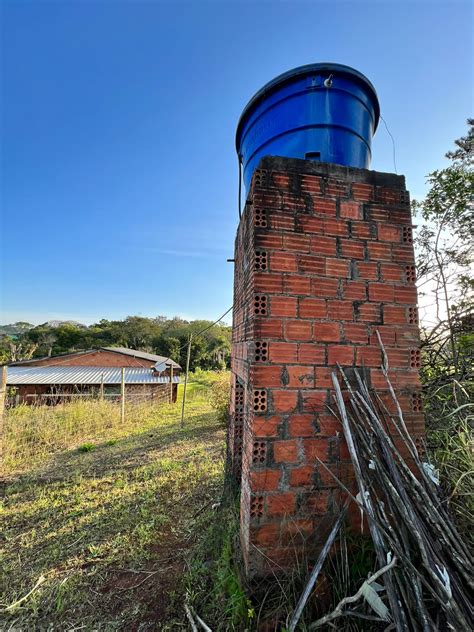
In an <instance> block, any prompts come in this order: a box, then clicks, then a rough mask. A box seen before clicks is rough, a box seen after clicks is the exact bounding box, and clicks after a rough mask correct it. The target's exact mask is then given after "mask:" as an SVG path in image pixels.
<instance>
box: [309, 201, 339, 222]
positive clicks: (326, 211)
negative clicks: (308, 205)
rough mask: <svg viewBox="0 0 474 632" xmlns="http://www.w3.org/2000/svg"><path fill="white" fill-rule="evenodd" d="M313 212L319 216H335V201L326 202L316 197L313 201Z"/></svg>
mask: <svg viewBox="0 0 474 632" xmlns="http://www.w3.org/2000/svg"><path fill="white" fill-rule="evenodd" d="M313 211H314V213H317V214H319V215H332V216H334V217H335V216H336V200H327V199H324V198H321V197H318V198H316V199H315V200H314V203H313Z"/></svg>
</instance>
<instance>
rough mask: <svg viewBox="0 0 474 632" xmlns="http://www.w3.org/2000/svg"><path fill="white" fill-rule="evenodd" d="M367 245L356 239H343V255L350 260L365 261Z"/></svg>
mask: <svg viewBox="0 0 474 632" xmlns="http://www.w3.org/2000/svg"><path fill="white" fill-rule="evenodd" d="M364 251H365V245H364V243H363V242H362V241H356V240H355V239H341V255H342V256H343V257H346V258H349V259H363V258H364Z"/></svg>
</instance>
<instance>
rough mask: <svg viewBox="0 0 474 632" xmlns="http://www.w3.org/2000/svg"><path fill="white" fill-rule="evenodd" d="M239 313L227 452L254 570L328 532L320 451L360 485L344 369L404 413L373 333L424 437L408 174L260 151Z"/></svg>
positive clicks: (238, 281) (330, 502) (313, 546)
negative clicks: (336, 390) (345, 423)
mask: <svg viewBox="0 0 474 632" xmlns="http://www.w3.org/2000/svg"><path fill="white" fill-rule="evenodd" d="M233 318H234V322H233V346H232V372H233V390H232V403H231V420H230V424H229V433H228V436H229V453H230V455H231V460H232V465H233V468H234V472H235V473H236V476H237V478H238V479H239V480H241V486H242V490H241V543H242V550H243V555H244V561H245V565H246V570H247V573H248V575H250V576H251V575H258V574H265V573H267V572H270V571H272V572H273V571H277V570H279V569H280V570H281V569H283V568H287V567H289V566H292V565H293V564H294V563H295V558H297V557H298V556H300V555H303V554H308V553H309V554H311V551H313V552H316V551H317V549H318V547H319V545H320V542H322V541H324V539H325V536H326V532H327V528H328V527H330V525H331V520H329V519H328V517H330V515H331V514H332V513H334V512H337V506H338V501H339V498H338V496H339V491H338V489H339V488H338V487H337V484H336V483H335V482H334V480H333V479H332V478H331V476H330V475H329V474H328V473H327V471H326V470H325V469H324V467H322V466H321V465H320V463H319V460H321V461H322V462H323V463H325V464H326V466H327V467H329V468H330V469H331V470H332V471H333V472H334V473H335V474H336V475H337V476H338V477H339V478H342V479H343V480H344V481H345V482H346V483H348V484H349V485H350V484H351V480H352V472H351V465H350V458H349V454H348V451H347V447H346V446H345V443H344V440H343V439H342V438H341V435H342V428H341V426H340V424H339V422H338V420H337V419H335V418H334V417H333V416H332V415H331V414H330V413H329V411H328V408H327V406H328V405H329V404H331V373H332V371H334V370H335V369H336V367H337V365H338V364H339V365H341V366H342V367H343V368H344V370H345V371H346V372H347V374H348V375H350V370H351V368H353V367H358V368H359V369H361V370H363V373H364V375H365V376H366V378H367V380H368V381H369V383H370V384H371V386H372V387H373V388H375V389H377V391H378V393H379V394H380V397H381V398H382V400H383V401H384V402H385V404H386V405H387V406H388V408H389V409H390V410H391V412H393V413H395V410H394V409H393V404H392V401H391V399H390V396H389V394H388V391H387V385H386V383H385V380H384V378H383V375H382V373H381V370H380V368H379V367H380V365H381V350H380V348H379V346H378V344H377V338H376V332H377V331H378V332H379V333H380V335H381V337H382V340H383V343H384V345H385V348H386V351H387V355H388V359H389V363H390V376H391V379H392V383H393V384H394V387H395V389H396V392H397V396H398V398H399V401H400V403H401V405H402V408H403V412H404V415H405V421H406V422H407V426H408V428H409V430H410V432H411V433H412V435H413V436H414V437H415V439H418V438H420V437H421V435H422V433H423V415H422V412H421V398H420V382H419V377H418V368H419V365H420V352H419V332H418V323H417V294H416V287H415V266H414V253H413V243H412V222H411V213H410V204H409V195H408V192H407V191H406V190H405V179H404V178H403V177H402V176H396V175H393V174H382V173H377V172H370V171H367V170H361V169H352V168H345V167H339V166H336V165H328V164H323V163H315V162H310V161H303V160H294V159H284V158H271V157H268V158H265V159H263V161H262V163H261V164H260V168H259V169H258V170H257V171H256V172H255V174H254V176H253V179H252V186H251V190H250V193H249V196H248V199H247V204H246V207H245V210H244V213H243V216H242V220H241V222H240V225H239V228H238V232H237V237H236V244H235V277H234V317H233ZM352 514H353V517H355V518H357V519H358V518H359V512H358V510H356V511H354V508H353V509H352ZM359 526H360V522H359Z"/></svg>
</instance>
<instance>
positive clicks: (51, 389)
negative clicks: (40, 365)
mask: <svg viewBox="0 0 474 632" xmlns="http://www.w3.org/2000/svg"><path fill="white" fill-rule="evenodd" d="M113 386H114V392H115V391H116V395H115V397H116V398H119V397H120V384H118V385H117V384H115V385H113ZM14 388H15V394H14V395H13V396H11V397H10V398H9V399H10V400H11V404H12V405H13V404H19V403H27V404H36V403H46V404H58V403H61V402H65V401H69V400H70V399H73V397H71V398H69V397H58V396H57V395H56V396H55V394H68V395H73V396H74V395H77V396H80V395H81V394H86V395H87V394H91V395H95V396H96V397H98V396H99V392H100V386H98V385H97V384H94V385H87V384H84V385H82V384H81V385H73V384H55V385H49V384H22V385H19V386H15V387H14ZM177 393H178V385H177V384H173V402H176V399H177ZM45 395H48V397H44V396H45ZM49 395H51V397H50V396H49ZM105 395H106V399H111V400H113V399H114V396H113V395H112V394H111V393H110V392H109V388H108V385H107V384H106V385H105ZM169 397H170V385H169V384H128V385H126V387H125V400H126V401H128V402H130V403H134V402H135V403H136V402H138V401H154V402H164V401H168V400H169Z"/></svg>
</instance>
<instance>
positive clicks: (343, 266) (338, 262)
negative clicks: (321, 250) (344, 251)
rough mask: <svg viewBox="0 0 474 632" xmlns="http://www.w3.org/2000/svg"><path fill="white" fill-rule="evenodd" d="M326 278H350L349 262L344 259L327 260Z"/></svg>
mask: <svg viewBox="0 0 474 632" xmlns="http://www.w3.org/2000/svg"><path fill="white" fill-rule="evenodd" d="M326 276H330V277H338V278H342V279H347V278H349V261H345V260H344V259H329V258H328V259H326Z"/></svg>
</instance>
